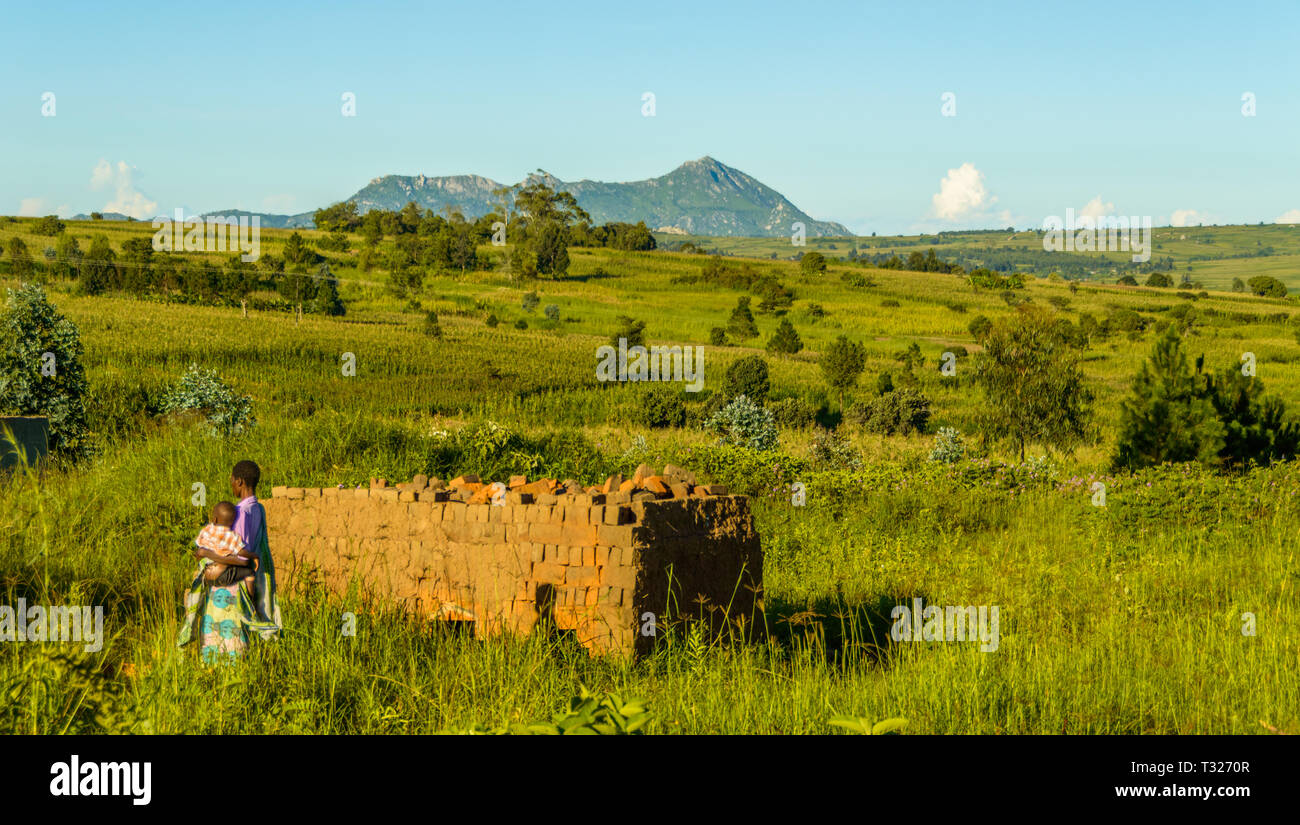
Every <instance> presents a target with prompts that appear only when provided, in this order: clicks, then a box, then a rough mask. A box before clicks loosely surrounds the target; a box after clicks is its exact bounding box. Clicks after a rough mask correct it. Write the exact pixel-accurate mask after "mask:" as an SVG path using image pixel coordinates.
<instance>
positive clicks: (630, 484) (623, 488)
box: [618, 478, 636, 493]
mask: <svg viewBox="0 0 1300 825" xmlns="http://www.w3.org/2000/svg"><path fill="white" fill-rule="evenodd" d="M635 489H636V482H635V481H633V480H632V479H630V478H629V479H628V480H627V481H625V482H623V483H622V484H620V485H618V491H619V492H620V493H631V492H632V491H633V490H635Z"/></svg>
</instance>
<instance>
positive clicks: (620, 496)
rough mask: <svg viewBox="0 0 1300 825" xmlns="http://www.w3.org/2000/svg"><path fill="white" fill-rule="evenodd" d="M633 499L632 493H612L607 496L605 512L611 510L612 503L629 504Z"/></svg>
mask: <svg viewBox="0 0 1300 825" xmlns="http://www.w3.org/2000/svg"><path fill="white" fill-rule="evenodd" d="M631 501H632V495H631V493H610V494H609V495H607V496H605V505H606V506H605V512H606V513H608V512H609V505H610V504H628V503H629V502H631Z"/></svg>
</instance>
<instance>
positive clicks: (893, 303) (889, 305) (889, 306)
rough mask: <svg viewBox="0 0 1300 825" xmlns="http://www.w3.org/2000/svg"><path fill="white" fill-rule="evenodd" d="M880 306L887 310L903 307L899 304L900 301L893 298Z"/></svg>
mask: <svg viewBox="0 0 1300 825" xmlns="http://www.w3.org/2000/svg"><path fill="white" fill-rule="evenodd" d="M880 306H881V307H882V308H886V309H894V308H897V307H899V306H901V304H899V303H898V301H895V300H894V299H893V298H886V299H885V300H883V301H881V302H880Z"/></svg>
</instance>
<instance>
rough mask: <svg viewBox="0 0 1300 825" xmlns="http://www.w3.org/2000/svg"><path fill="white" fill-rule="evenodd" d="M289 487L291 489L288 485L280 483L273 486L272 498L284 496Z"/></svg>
mask: <svg viewBox="0 0 1300 825" xmlns="http://www.w3.org/2000/svg"><path fill="white" fill-rule="evenodd" d="M288 489H289V488H288V487H285V486H284V485H280V486H279V487H272V488H271V498H283V497H284V494H285V492H286V491H287V490H288Z"/></svg>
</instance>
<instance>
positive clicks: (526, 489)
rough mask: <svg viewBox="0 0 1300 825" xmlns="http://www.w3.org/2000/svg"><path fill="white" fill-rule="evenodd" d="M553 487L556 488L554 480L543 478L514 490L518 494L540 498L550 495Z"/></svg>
mask: <svg viewBox="0 0 1300 825" xmlns="http://www.w3.org/2000/svg"><path fill="white" fill-rule="evenodd" d="M553 486H555V485H554V480H553V479H545V478H543V479H539V480H537V481H530V482H528V483H527V484H521V485H519V486H518V487H516V488H514V490H515V492H516V493H528V494H529V495H534V496H540V495H544V494H547V493H550V492H551V488H552V487H553Z"/></svg>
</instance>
